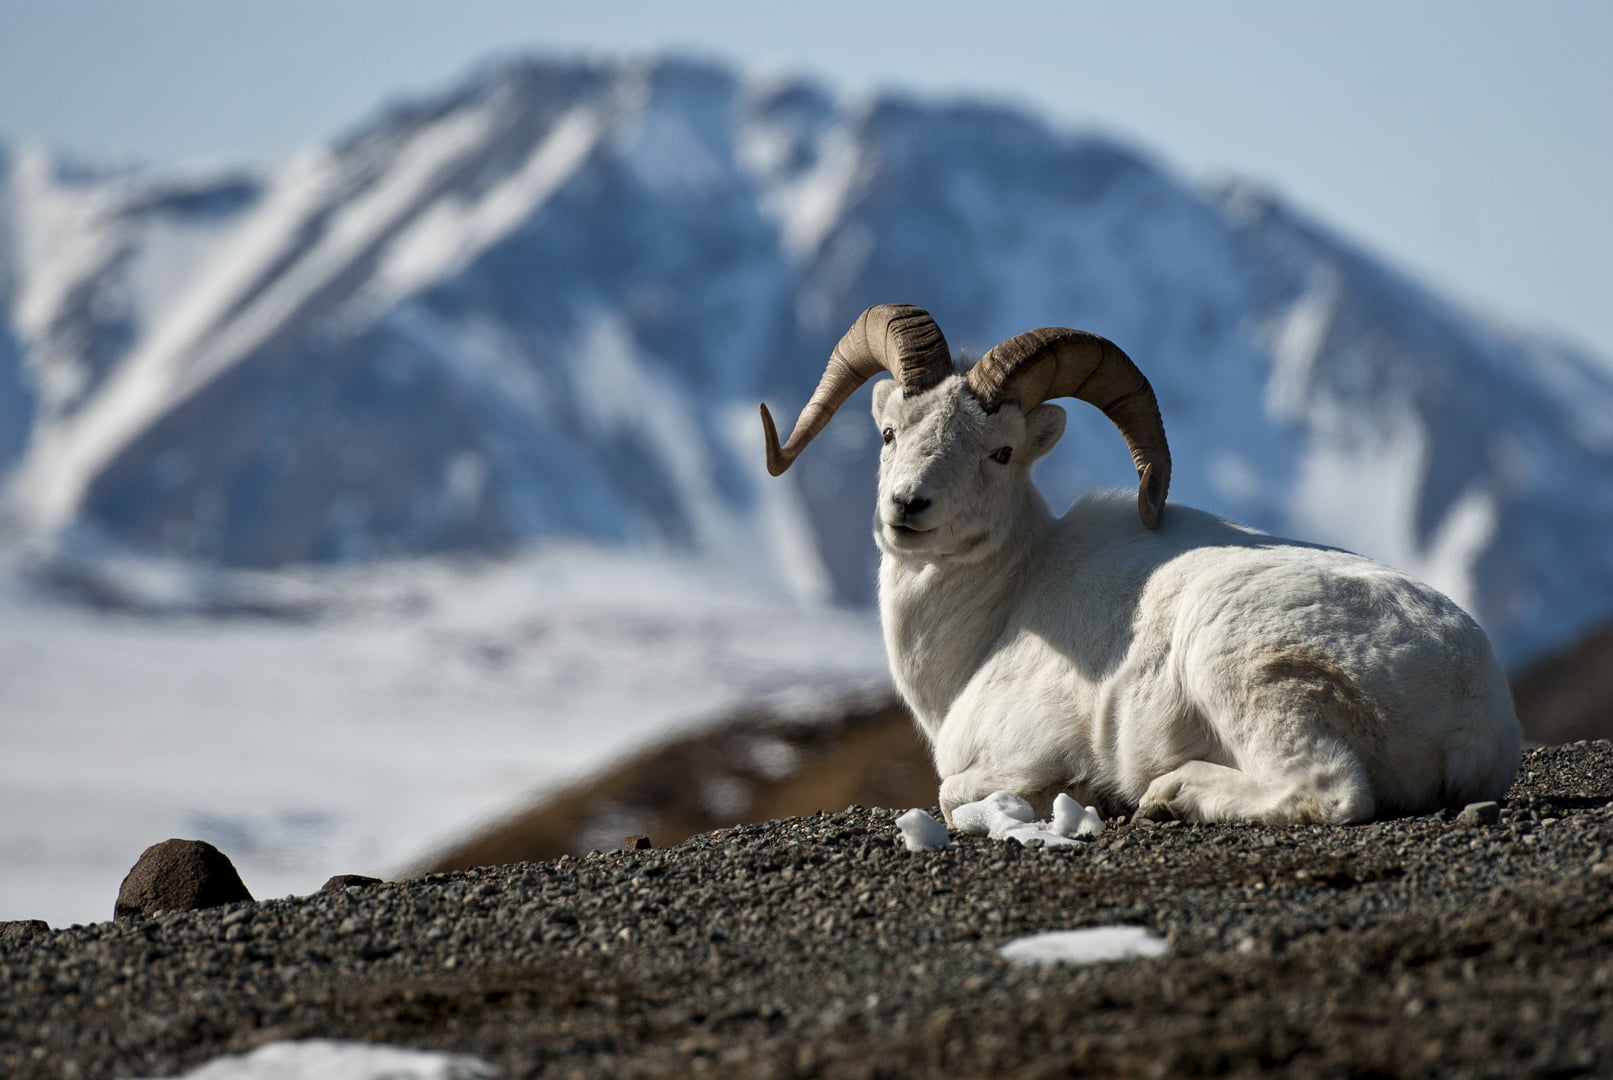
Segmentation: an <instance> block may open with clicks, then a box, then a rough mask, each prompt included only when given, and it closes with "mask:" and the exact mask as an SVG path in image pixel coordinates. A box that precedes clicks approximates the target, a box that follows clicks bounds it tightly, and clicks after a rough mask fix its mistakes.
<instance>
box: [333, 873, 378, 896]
mask: <svg viewBox="0 0 1613 1080" xmlns="http://www.w3.org/2000/svg"><path fill="white" fill-rule="evenodd" d="M379 884H381V879H380V878H378V877H366V876H364V875H363V874H337V875H336V876H335V877H333V878H331V879H330V880H329V881H327V882H325V884H323V885H321V886H320V887H319V891H320V892H335V891H336V890H337V889H351V888H355V887H359V888H362V887H363V886H366V885H379Z"/></svg>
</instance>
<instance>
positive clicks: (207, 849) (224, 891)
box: [112, 840, 252, 919]
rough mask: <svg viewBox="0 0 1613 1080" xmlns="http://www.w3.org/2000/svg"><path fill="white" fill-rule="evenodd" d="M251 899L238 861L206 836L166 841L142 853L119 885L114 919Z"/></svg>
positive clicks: (207, 906)
mask: <svg viewBox="0 0 1613 1080" xmlns="http://www.w3.org/2000/svg"><path fill="white" fill-rule="evenodd" d="M242 900H245V901H247V902H248V903H250V902H251V900H252V894H251V893H249V892H247V889H246V886H245V885H244V884H242V883H241V876H240V875H239V874H237V873H236V872H235V866H234V865H233V864H232V863H231V862H230V860H229V857H228V856H226V855H225V854H224V853H223V852H222V851H220V850H219V849H218V848H216V847H214V846H213V845H212V844H209V843H207V842H206V841H205V840H164V841H163V842H162V843H160V844H153V845H151V846H150V847H148V848H146V850H145V852H144V853H143V854H141V856H140V859H139V861H138V862H136V863H135V864H134V868H133V869H132V870H130V871H129V874H128V876H127V877H125V878H124V879H123V887H122V888H120V889H119V890H118V902H117V906H116V907H114V908H113V912H112V917H113V918H114V919H129V918H134V917H135V916H139V915H152V914H155V913H156V912H159V911H197V910H200V909H202V908H210V907H219V906H220V905H222V904H234V903H237V902H239V901H242Z"/></svg>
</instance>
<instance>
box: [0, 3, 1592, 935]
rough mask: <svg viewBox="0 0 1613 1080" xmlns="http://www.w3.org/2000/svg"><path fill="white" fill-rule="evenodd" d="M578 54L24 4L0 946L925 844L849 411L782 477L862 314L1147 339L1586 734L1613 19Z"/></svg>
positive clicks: (1134, 28)
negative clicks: (167, 867) (798, 850)
mask: <svg viewBox="0 0 1613 1080" xmlns="http://www.w3.org/2000/svg"><path fill="white" fill-rule="evenodd" d="M549 7H550V6H548V5H545V6H539V5H532V4H526V3H516V2H513V0H512V2H492V0H464V2H460V3H455V4H452V5H449V4H428V3H408V2H397V0H391V2H381V0H364V2H357V0H354V2H347V3H339V4H330V3H320V4H315V3H303V2H283V3H279V4H276V5H272V6H259V7H256V8H250V7H245V6H240V5H221V4H216V3H209V2H202V0H165V2H161V3H158V2H155V0H152V2H134V0H130V2H122V3H86V2H76V0H65V2H64V0H54V2H49V3H47V2H42V0H41V2H35V0H14V2H12V3H8V4H6V5H4V6H3V7H0V919H13V918H44V919H46V920H48V921H50V922H52V923H53V924H55V925H66V924H70V923H73V922H89V921H96V920H100V919H105V918H108V917H109V916H110V914H111V908H112V903H113V899H114V897H115V894H116V890H117V886H118V883H119V882H120V881H121V879H122V875H123V873H124V872H125V871H126V870H127V869H128V867H129V866H130V865H132V864H133V862H134V860H135V858H136V857H137V856H138V855H139V853H140V851H141V850H142V849H143V848H144V847H145V846H146V845H148V844H151V843H155V842H157V841H160V840H163V839H166V838H168V837H170V836H184V837H189V838H195V839H205V840H210V841H212V842H213V843H215V844H217V845H218V846H219V847H220V848H222V849H223V850H224V851H225V852H226V853H227V854H229V855H230V856H231V858H232V859H233V860H234V861H235V863H236V865H237V867H238V868H239V869H240V871H241V873H242V876H243V878H244V880H245V881H246V883H247V885H248V887H249V888H251V889H252V890H253V892H254V894H255V895H257V896H259V897H260V898H261V897H265V896H275V895H284V894H286V893H301V892H309V891H312V890H314V889H316V888H318V886H319V884H320V883H321V882H322V881H323V880H324V879H325V878H326V877H328V876H330V875H332V874H336V873H367V874H374V875H376V876H395V875H398V874H403V873H409V872H413V871H416V870H419V869H421V868H424V867H427V866H439V867H442V866H451V865H474V864H476V863H478V862H487V861H494V860H497V859H505V858H522V857H542V856H548V855H553V854H558V853H559V852H561V851H564V850H588V849H589V848H593V847H610V846H615V845H617V844H619V843H620V842H621V839H622V838H623V837H624V836H627V835H630V834H635V833H646V834H649V835H651V837H652V838H653V839H654V840H655V841H656V842H657V843H669V842H672V841H674V840H676V839H677V838H678V837H679V836H681V835H687V833H689V832H690V831H695V830H699V829H705V828H712V827H716V826H718V825H722V824H728V823H732V822H735V821H738V820H742V819H750V818H754V817H758V816H770V815H777V814H786V813H799V812H810V811H811V810H813V809H838V808H840V807H843V806H844V805H846V803H848V802H851V801H858V802H863V803H864V804H865V805H873V804H883V805H888V806H906V805H930V804H931V803H933V795H934V777H933V774H930V773H929V772H928V765H927V762H926V761H925V759H924V756H923V753H922V748H921V747H919V745H918V742H917V740H916V739H915V738H914V737H913V735H912V733H911V730H910V728H909V726H908V721H907V719H906V717H905V716H903V715H902V713H901V711H900V709H899V708H896V707H894V706H893V704H892V703H891V701H890V698H889V691H888V688H887V685H886V682H885V675H884V657H883V653H882V647H881V644H880V640H879V635H878V628H877V625H876V620H875V617H874V614H873V611H872V608H871V603H872V599H873V597H872V575H873V566H874V558H875V553H874V550H873V546H872V543H871V542H870V540H869V537H868V520H869V515H870V512H871V511H870V507H871V505H872V503H871V500H872V492H873V476H874V449H873V446H874V432H873V431H872V426H871V425H869V424H868V423H867V422H866V419H865V418H866V391H865V392H864V393H863V394H862V395H860V396H859V397H858V398H857V399H854V400H853V402H851V403H850V404H849V405H847V406H846V407H845V409H844V410H843V412H844V413H845V415H844V416H843V418H842V419H840V420H839V421H837V422H836V423H835V424H834V425H832V426H831V427H830V429H829V430H828V431H827V432H826V433H825V435H824V436H822V437H820V438H819V439H818V441H817V442H815V443H814V445H813V448H812V451H811V452H810V453H809V454H807V455H805V456H804V457H803V458H802V460H801V462H800V464H799V465H798V466H797V467H796V468H795V469H793V470H792V471H791V473H790V474H788V476H786V477H784V478H780V479H777V480H774V479H771V478H769V477H767V476H766V475H765V471H764V470H763V468H762V460H761V458H762V455H761V439H760V434H759V425H758V424H757V420H756V403H757V402H758V401H760V400H766V401H768V402H769V403H770V404H771V405H772V406H773V407H774V409H775V412H776V413H779V414H781V415H782V414H788V415H789V416H793V415H794V410H795V409H796V408H798V407H799V405H800V404H801V403H802V402H803V401H804V400H805V397H806V395H807V393H808V392H809V391H810V389H811V387H812V386H813V385H814V384H815V382H816V380H817V377H818V375H819V373H820V372H821V370H822V364H823V361H824V358H825V357H826V356H827V353H828V350H829V348H830V347H831V346H832V344H833V342H834V341H835V339H836V338H837V337H838V336H839V334H840V333H841V332H842V331H843V330H844V329H845V328H846V326H847V325H848V324H849V323H850V322H851V320H852V319H853V318H854V317H855V316H856V315H857V313H858V312H860V311H861V310H862V309H863V308H864V307H866V306H867V305H869V304H871V303H880V302H889V301H906V302H912V303H917V304H920V305H921V306H924V307H926V308H928V309H929V310H930V311H931V312H932V314H934V315H935V316H936V318H937V320H938V321H939V323H940V325H941V327H942V328H943V330H944V331H945V332H946V334H947V336H948V339H949V341H950V343H951V345H952V347H953V348H954V350H958V351H962V352H966V353H968V354H969V355H979V354H980V353H981V352H983V351H984V350H985V349H987V348H989V347H990V346H991V345H992V344H994V343H996V342H997V341H998V340H1001V339H1003V338H1005V337H1008V336H1010V335H1012V334H1014V333H1018V332H1020V331H1022V330H1026V329H1030V328H1033V327H1036V326H1042V325H1072V326H1079V327H1083V328H1085V329H1089V330H1093V331H1096V332H1099V333H1102V334H1104V335H1106V336H1108V337H1111V338H1113V339H1114V340H1116V341H1117V342H1119V343H1120V344H1121V345H1122V346H1123V347H1124V348H1125V349H1126V350H1127V351H1128V352H1129V353H1130V354H1131V355H1132V356H1133V357H1134V358H1135V359H1136V360H1137V361H1138V363H1139V365H1140V366H1141V367H1142V368H1143V369H1144V370H1145V371H1146V372H1147V373H1148V374H1149V376H1150V379H1151V380H1152V381H1153V383H1154V385H1155V386H1156V388H1157V389H1158V391H1159V394H1160V398H1161V405H1162V408H1163V411H1164V415H1165V419H1166V423H1167V427H1168V428H1169V430H1170V432H1171V438H1172V447H1173V450H1174V453H1175V458H1176V466H1175V474H1174V482H1173V491H1172V494H1173V496H1174V497H1176V498H1178V499H1180V500H1181V501H1184V502H1189V503H1196V504H1198V505H1201V506H1203V507H1205V508H1207V509H1211V510H1214V511H1216V512H1219V513H1222V514H1225V515H1227V516H1230V517H1234V518H1237V519H1239V520H1242V521H1246V522H1248V523H1250V524H1253V525H1256V526H1259V527H1261V528H1265V529H1270V530H1275V531H1279V532H1284V533H1289V534H1295V535H1301V536H1304V537H1306V538H1309V539H1314V540H1319V541H1323V542H1327V543H1332V544H1337V545H1341V546H1344V547H1348V548H1351V549H1354V550H1358V551H1361V552H1363V553H1366V554H1369V555H1372V556H1374V557H1377V558H1379V559H1382V560H1384V561H1386V562H1389V563H1391V564H1392V565H1395V566H1398V567H1400V568H1402V569H1405V570H1407V571H1409V572H1412V573H1414V574H1417V575H1419V576H1421V577H1424V578H1426V579H1427V580H1429V581H1431V582H1433V583H1434V584H1435V585H1437V586H1438V587H1440V588H1441V589H1443V590H1445V591H1446V592H1448V593H1450V594H1451V595H1452V596H1453V597H1455V598H1456V599H1457V600H1458V601H1460V602H1461V603H1462V604H1464V605H1465V606H1466V607H1467V608H1468V609H1469V610H1470V611H1472V612H1473V613H1474V614H1475V615H1476V616H1477V617H1478V618H1479V619H1480V621H1481V622H1482V623H1484V625H1485V627H1486V628H1487V629H1488V630H1489V632H1490V634H1491V636H1492V639H1493V640H1494V641H1495V643H1496V646H1497V649H1498V652H1499V653H1500V654H1501V656H1502V659H1503V661H1504V662H1505V663H1506V665H1507V667H1508V669H1509V671H1511V672H1513V673H1514V675H1515V681H1514V686H1515V690H1516V692H1517V694H1518V697H1519V705H1520V712H1521V714H1522V715H1523V717H1524V719H1525V724H1526V729H1527V733H1528V734H1529V736H1530V737H1531V738H1533V739H1535V740H1537V741H1545V742H1552V741H1561V740H1566V739H1572V738H1579V737H1587V736H1594V735H1599V734H1603V733H1606V732H1607V731H1608V728H1609V724H1608V717H1607V715H1606V710H1605V708H1604V707H1603V705H1602V704H1601V703H1602V702H1605V701H1606V700H1607V695H1606V694H1604V693H1603V692H1602V690H1603V684H1602V683H1598V682H1597V680H1598V679H1601V680H1604V681H1606V680H1609V679H1610V676H1609V675H1608V674H1607V673H1608V672H1613V665H1610V664H1609V663H1608V660H1609V656H1608V653H1609V649H1610V648H1613V643H1610V639H1609V636H1608V634H1607V632H1606V629H1605V628H1606V627H1607V626H1608V625H1609V624H1610V622H1613V546H1610V545H1609V544H1608V543H1607V540H1606V537H1608V536H1609V535H1613V484H1610V483H1609V482H1608V481H1609V478H1610V476H1613V471H1610V466H1613V307H1610V305H1608V304H1607V302H1606V298H1607V296H1608V295H1609V285H1610V281H1613V254H1610V252H1613V211H1610V210H1609V204H1608V201H1607V197H1606V193H1607V192H1608V191H1609V190H1613V139H1609V137H1608V127H1607V124H1606V119H1607V117H1608V116H1609V115H1613V69H1610V68H1609V65H1607V63H1606V57H1605V52H1606V50H1605V47H1604V46H1605V43H1606V42H1607V41H1609V40H1613V8H1608V7H1607V6H1606V5H1602V4H1597V3H1593V2H1590V0H1585V2H1579V3H1575V2H1557V3H1544V4H1536V5H1529V6H1527V7H1524V6H1522V5H1516V4H1506V3H1491V2H1485V0H1479V2H1472V3H1464V4H1462V5H1459V6H1458V5H1432V4H1427V5H1411V6H1406V5H1399V4H1390V3H1377V2H1366V3H1357V4H1352V5H1349V6H1347V7H1338V8H1332V9H1326V10H1324V9H1321V8H1319V7H1317V6H1315V5H1304V6H1295V5H1288V4H1280V3H1275V2H1271V3H1257V2H1233V3H1226V4H1220V5H1215V6H1214V7H1213V8H1210V7H1207V6H1204V5H1196V4H1189V3H1185V2H1184V3H1138V4H1128V5H1124V6H1120V5H1105V4H1095V3H1094V4H1086V3H1075V4H1052V3H1047V4H1039V3H1024V4H1015V5H1010V6H1007V7H1004V8H1002V9H1000V10H998V11H995V12H993V13H992V14H990V15H986V14H982V13H981V9H979V8H978V7H977V6H974V5H970V6H965V5H962V4H951V3H939V4H932V5H927V6H926V7H925V8H924V11H923V15H922V17H920V16H919V15H918V14H917V13H916V10H915V9H913V8H912V7H911V6H910V5H898V4H884V3H877V2H863V3H857V4H841V3H820V4H816V5H812V6H811V8H810V11H808V10H807V9H805V8H801V9H799V10H790V11H774V10H771V9H768V8H765V7H758V6H755V5H744V6H741V5H732V6H729V5H720V4H710V3H686V4H680V5H661V4H652V3H615V4H611V5H595V6H593V8H587V7H583V6H576V5H573V6H571V7H570V8H566V9H558V10H549V9H548V8H549ZM1089 411H1090V410H1089ZM1090 412H1091V415H1090V416H1087V415H1082V414H1080V413H1078V412H1077V413H1075V414H1074V415H1072V418H1071V424H1070V430H1069V432H1068V434H1067V435H1066V437H1065V440H1064V442H1063V443H1062V444H1061V446H1060V447H1059V449H1058V450H1057V451H1056V452H1055V454H1054V455H1053V456H1052V457H1051V458H1049V459H1048V460H1047V461H1046V462H1045V463H1043V464H1042V465H1041V466H1040V467H1039V471H1038V478H1039V482H1040V484H1041V485H1042V487H1043V489H1044V491H1046V492H1047V493H1048V495H1049V497H1050V500H1051V501H1052V502H1054V503H1055V504H1056V505H1058V504H1063V503H1065V502H1068V501H1069V500H1070V499H1072V498H1073V497H1074V496H1075V495H1077V494H1078V493H1079V492H1080V491H1082V490H1084V489H1086V488H1087V487H1090V486H1092V485H1095V484H1120V485H1129V483H1131V482H1132V480H1131V477H1130V463H1129V460H1128V458H1127V456H1126V454H1125V453H1124V447H1123V444H1121V443H1120V441H1119V439H1118V437H1117V436H1116V435H1115V434H1114V432H1113V430H1112V429H1109V428H1107V427H1106V422H1105V421H1103V419H1102V417H1101V416H1099V415H1098V414H1097V413H1096V412H1095V411H1090ZM786 422H787V421H786ZM1608 689H1613V687H1608Z"/></svg>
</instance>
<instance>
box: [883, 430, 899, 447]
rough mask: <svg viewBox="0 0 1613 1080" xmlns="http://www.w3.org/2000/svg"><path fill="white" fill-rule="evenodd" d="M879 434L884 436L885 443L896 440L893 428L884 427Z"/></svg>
mask: <svg viewBox="0 0 1613 1080" xmlns="http://www.w3.org/2000/svg"><path fill="white" fill-rule="evenodd" d="M880 434H881V435H883V436H885V442H886V444H887V445H888V444H890V443H893V442H895V441H896V429H895V428H886V429H885V430H884V431H882V432H880Z"/></svg>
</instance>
